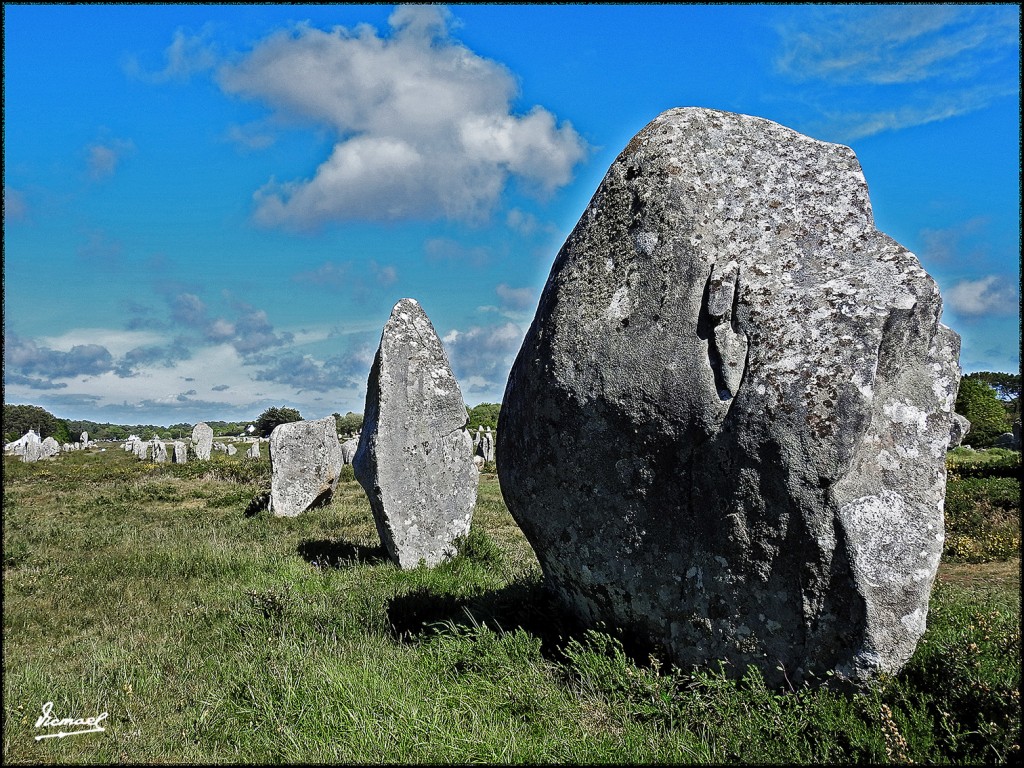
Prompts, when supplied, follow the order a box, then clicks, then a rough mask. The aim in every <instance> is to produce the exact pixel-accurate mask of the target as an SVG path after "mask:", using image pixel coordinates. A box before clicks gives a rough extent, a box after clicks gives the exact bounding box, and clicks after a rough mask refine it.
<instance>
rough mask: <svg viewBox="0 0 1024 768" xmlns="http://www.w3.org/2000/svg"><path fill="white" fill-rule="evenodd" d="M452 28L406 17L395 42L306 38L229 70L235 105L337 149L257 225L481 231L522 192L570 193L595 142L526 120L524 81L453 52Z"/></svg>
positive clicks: (342, 35) (533, 114)
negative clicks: (461, 225)
mask: <svg viewBox="0 0 1024 768" xmlns="http://www.w3.org/2000/svg"><path fill="white" fill-rule="evenodd" d="M449 21H450V18H449V13H448V11H447V10H446V9H444V8H443V7H441V6H400V7H399V8H397V9H396V10H395V12H394V13H393V14H392V15H391V17H390V19H389V23H390V26H391V30H390V34H389V35H385V36H378V34H377V31H376V30H375V29H373V28H372V27H370V26H369V25H361V26H359V27H357V28H355V29H354V30H349V29H346V28H344V27H337V28H335V29H333V30H331V31H322V30H319V29H316V28H314V27H312V26H309V25H308V24H300V25H298V26H297V27H295V28H294V29H291V30H287V31H281V32H278V33H276V34H274V35H272V36H270V37H268V38H267V39H265V40H263V41H261V42H259V43H258V44H257V45H256V46H255V47H254V49H253V50H252V51H251V52H250V53H249V54H248V55H247V56H245V57H244V58H242V59H241V60H240V61H238V62H237V63H234V64H230V65H224V66H222V67H221V69H220V70H219V72H218V79H219V82H220V84H221V87H222V88H223V89H224V90H225V91H227V92H229V93H235V94H239V95H241V96H244V97H248V98H252V99H257V100H259V101H262V102H264V103H266V104H267V105H269V106H270V107H271V108H273V109H274V110H277V112H278V114H280V115H284V116H289V117H292V118H299V119H303V120H306V121H311V122H313V123H316V124H319V125H324V126H327V127H328V128H330V129H332V130H333V131H334V132H335V133H336V135H337V141H336V143H335V144H334V147H333V150H332V152H331V154H330V156H329V157H328V158H327V159H326V160H324V161H323V163H322V164H321V165H320V167H319V168H317V170H316V173H315V174H314V176H313V178H311V179H302V180H295V181H289V182H284V183H281V182H277V181H276V180H271V181H270V182H268V183H267V184H266V185H265V186H264V187H263V188H262V189H260V190H259V191H258V192H257V193H256V194H255V196H254V197H255V202H256V212H255V215H256V219H257V221H259V222H261V223H263V224H265V225H269V226H278V225H280V226H286V227H292V228H298V229H308V228H315V227H317V226H319V225H322V224H324V223H327V222H332V221H345V220H356V219H361V220H375V221H387V220H400V219H438V218H447V219H450V220H480V219H483V218H485V217H487V216H488V215H489V213H490V211H491V210H492V209H493V208H494V206H495V205H496V203H497V201H498V199H499V197H500V195H501V193H502V190H503V189H504V188H505V185H506V183H507V181H508V179H509V178H512V177H514V178H516V179H518V181H519V182H520V184H521V186H523V187H524V188H525V189H527V190H528V191H532V192H533V193H534V194H536V195H539V196H543V195H546V194H549V193H551V192H552V191H553V190H555V189H557V188H559V187H561V186H563V185H565V184H567V183H568V182H569V181H570V180H571V178H572V173H573V168H574V167H575V165H576V164H577V163H578V162H579V161H580V160H582V159H583V157H584V156H585V154H586V151H587V147H586V144H585V142H584V141H583V139H582V138H581V137H580V136H579V134H578V133H577V132H576V131H575V130H574V129H573V127H572V126H571V125H570V124H569V123H562V124H561V125H559V124H558V123H557V121H556V119H555V116H554V115H552V114H551V113H550V112H549V111H547V110H546V109H544V108H543V107H540V106H536V107H534V108H533V109H531V110H530V111H529V112H527V113H526V114H513V112H512V111H511V101H512V99H513V98H514V97H515V96H516V93H517V83H516V80H515V77H514V75H513V74H512V73H511V72H509V71H508V69H506V68H505V67H504V66H502V65H501V64H499V63H497V62H495V61H491V60H489V59H485V58H483V57H481V56H479V55H477V54H476V53H474V52H473V51H471V50H469V49H468V48H466V47H465V46H464V45H462V44H461V43H459V42H458V41H456V40H454V39H453V38H451V37H450V35H449Z"/></svg>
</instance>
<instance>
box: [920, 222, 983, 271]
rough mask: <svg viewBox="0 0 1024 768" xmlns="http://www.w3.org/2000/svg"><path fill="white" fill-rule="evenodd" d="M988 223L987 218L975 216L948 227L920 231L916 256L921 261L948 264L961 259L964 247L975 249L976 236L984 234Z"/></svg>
mask: <svg viewBox="0 0 1024 768" xmlns="http://www.w3.org/2000/svg"><path fill="white" fill-rule="evenodd" d="M988 223H989V219H988V217H986V216H976V217H974V218H972V219H968V220H967V221H964V222H961V223H959V224H955V225H953V226H950V227H941V228H938V229H922V230H921V232H920V233H919V234H920V237H921V242H922V249H921V253H920V254H918V255H919V256H920V257H921V258H922V260H928V261H937V262H949V261H953V260H954V259H958V258H963V257H964V254H963V250H964V246H965V245H967V247H968V248H971V247H976V244H975V243H974V240H975V239H976V236H977V235H979V234H981V233H982V232H984V230H985V228H986V227H987V226H988Z"/></svg>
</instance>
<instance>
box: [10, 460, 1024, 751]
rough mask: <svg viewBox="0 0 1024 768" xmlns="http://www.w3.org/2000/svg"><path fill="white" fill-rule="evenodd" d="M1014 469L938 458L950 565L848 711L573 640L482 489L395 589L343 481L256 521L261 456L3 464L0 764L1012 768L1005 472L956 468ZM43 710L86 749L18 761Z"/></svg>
mask: <svg viewBox="0 0 1024 768" xmlns="http://www.w3.org/2000/svg"><path fill="white" fill-rule="evenodd" d="M1014 460H1015V461H1016V467H1017V468H1016V470H1015V472H1013V473H1010V474H1006V475H1001V474H999V473H998V472H996V473H994V474H991V473H990V474H988V475H985V474H984V473H983V471H982V470H975V469H966V468H964V467H959V468H958V467H956V466H954V465H957V463H958V462H959V461H960V457H958V456H956V455H952V456H951V466H953V470H952V471H951V474H950V484H949V492H950V501H949V504H948V506H949V523H948V527H949V530H948V536H949V541H953V542H957V543H955V544H947V549H946V554H945V560H944V562H943V564H942V566H941V568H940V574H939V579H938V581H937V583H936V587H935V590H934V592H933V597H932V602H931V608H930V612H929V616H928V631H927V633H926V635H925V637H924V638H923V640H922V641H921V643H920V645H919V647H918V650H917V652H916V654H915V655H914V657H913V659H912V660H911V661H910V663H909V664H908V665H907V666H906V668H905V669H904V670H903V671H902V672H900V674H899V675H897V676H895V677H887V678H883V679H881V680H879V681H878V682H877V683H876V684H874V685H873V686H871V687H870V688H868V689H866V690H864V691H861V692H859V693H856V694H847V693H843V692H840V691H835V690H830V689H828V688H822V689H818V690H811V689H809V688H798V689H791V690H784V691H775V690H769V689H768V688H767V687H766V686H765V684H764V681H763V680H762V679H761V677H760V676H759V675H758V674H757V673H756V672H753V671H750V672H747V674H746V675H744V676H742V677H741V678H740V679H738V680H736V679H733V678H734V677H735V676H734V675H729V674H726V672H728V671H729V670H723V669H721V668H717V667H709V668H705V669H690V670H683V669H677V668H674V667H672V666H671V665H669V664H667V663H665V662H664V660H661V659H658V658H657V657H651V656H648V657H637V656H635V655H633V654H632V652H631V649H630V648H629V647H628V646H627V645H625V644H624V643H623V641H622V639H621V638H620V637H619V636H618V635H617V634H616V633H615V632H614V631H611V630H608V631H598V630H594V629H591V630H585V629H583V628H581V627H578V626H575V625H574V624H573V623H572V622H571V621H569V620H568V619H567V618H566V617H565V616H564V614H563V613H562V612H561V611H559V610H558V608H557V607H556V605H555V604H554V603H553V602H552V601H551V599H550V598H549V597H548V595H547V593H546V592H545V590H544V588H543V585H542V580H541V577H540V571H539V567H538V564H537V561H536V559H535V557H534V555H533V553H532V551H531V550H530V547H529V546H528V544H527V542H526V541H525V539H524V537H523V535H522V533H521V531H520V530H519V528H518V527H517V526H516V524H515V522H514V521H513V519H512V518H511V516H510V515H509V513H508V510H507V509H506V508H505V505H504V503H503V502H502V499H501V493H500V490H499V487H498V483H497V479H496V477H495V475H494V474H493V472H485V473H484V475H483V476H482V479H481V485H480V493H479V501H478V505H477V510H476V514H475V516H474V520H473V527H472V530H471V532H470V534H469V536H468V537H467V538H466V539H465V540H464V541H462V542H461V543H460V549H459V553H458V555H457V556H456V557H455V558H454V559H453V560H451V561H450V562H448V563H446V564H444V565H441V566H438V567H436V568H432V569H428V568H419V569H415V570H410V571H401V570H399V569H397V568H396V567H395V566H394V565H392V564H391V563H390V562H389V561H388V559H387V558H386V556H385V553H384V552H383V551H382V549H381V547H380V541H379V539H378V537H377V533H376V529H375V527H374V524H373V519H372V516H371V513H370V509H369V505H368V503H367V501H366V498H365V495H364V494H363V491H362V489H361V488H360V486H359V485H358V483H356V482H355V481H354V480H353V479H352V477H351V474H350V473H348V474H346V476H345V477H344V478H343V480H342V482H341V484H340V486H339V489H338V493H337V494H336V496H335V498H334V500H333V501H332V502H331V504H330V505H329V506H327V507H324V508H321V509H318V510H315V511H311V512H308V513H305V514H303V515H300V516H299V517H297V518H290V519H289V518H280V519H278V518H274V517H272V516H270V515H269V514H268V513H267V512H266V511H262V510H260V507H261V504H260V498H261V496H262V495H263V494H265V492H266V490H267V489H268V488H269V482H270V481H269V477H270V474H269V462H268V461H267V460H266V459H265V458H264V459H263V460H252V459H246V458H243V457H242V454H239V455H237V456H234V457H228V456H225V455H222V454H216V453H215V454H214V455H213V457H212V458H211V460H210V461H209V462H202V463H200V462H193V463H189V464H185V465H174V464H161V465H156V464H152V463H148V462H141V461H139V460H137V459H136V458H135V457H134V456H132V455H131V454H128V453H125V452H123V451H121V450H120V449H119V448H117V447H114V448H112V449H108V450H107V451H104V452H100V451H96V450H91V451H81V452H73V453H68V454H63V455H61V456H59V457H57V458H56V459H54V460H51V461H40V462H37V463H33V464H23V463H21V462H20V461H19V460H18V459H16V458H13V457H5V458H4V494H3V537H4V538H3V544H4V547H3V558H4V562H3V568H4V573H3V590H4V611H3V621H4V628H3V639H4V647H3V672H4V676H3V687H4V691H3V692H4V697H3V717H4V721H3V750H4V753H3V757H4V761H5V762H6V763H28V762H32V763H67V762H76V763H115V762H133V763H159V762H173V763H207V762H209V763H237V762H248V763H266V762H330V763H339V762H354V763H441V762H445V763H470V762H485V763H659V762H660V763H664V762H673V763H763V762H768V763H829V762H835V763H851V762H870V763H901V762H963V763H999V762H1015V761H1017V760H1019V757H1020V744H1019V730H1020V710H1021V705H1020V653H1021V651H1020V576H1019V542H1020V509H1019V487H1020V486H1019V462H1020V454H1019V453H1017V454H1013V456H1011V457H1010V458H1007V457H1006V456H1005V455H1004V456H1003V457H1002V458H1000V457H999V456H997V455H994V454H993V455H992V456H989V455H987V454H986V455H984V456H981V457H980V459H979V458H978V456H975V459H974V460H972V461H970V462H967V461H966V460H965V461H964V462H962V463H963V464H964V465H965V466H966V464H968V463H970V464H972V465H973V464H981V463H986V462H991V463H994V464H998V463H999V462H1000V461H1002V462H1006V463H1010V464H1012V462H1013V461H1014ZM486 469H493V467H487V468H486ZM975 472H977V473H981V474H972V473H975ZM1004 536H1005V537H1009V539H1008V540H1007V541H1003V540H1002V539H1000V538H999V537H1004ZM1013 537H1016V538H1013ZM1014 541H1015V542H1016V544H1013V542H1014ZM48 701H52V702H53V703H54V706H53V711H54V713H55V714H58V713H59V715H60V716H62V717H64V716H73V717H89V716H94V715H97V714H100V713H102V712H108V713H109V715H108V718H107V719H106V720H105V722H104V724H105V726H106V730H105V732H103V733H90V734H85V735H79V736H74V737H68V738H48V739H43V740H38V741H37V740H36V739H35V737H36V736H38V735H40V734H42V733H46V732H48V731H47V729H45V728H42V729H37V728H36V727H35V723H36V720H37V718H38V717H39V716H40V709H41V707H42V705H43V704H44V703H45V702H48ZM50 732H52V730H51V731H50Z"/></svg>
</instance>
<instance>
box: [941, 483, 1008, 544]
mask: <svg viewBox="0 0 1024 768" xmlns="http://www.w3.org/2000/svg"><path fill="white" fill-rule="evenodd" d="M945 517H946V543H945V552H944V554H945V556H946V557H950V558H953V559H957V560H964V561H967V562H987V561H990V560H1005V559H1007V558H1009V557H1013V556H1014V555H1018V554H1019V553H1020V479H1019V478H1016V477H961V476H960V475H959V474H957V473H955V472H950V474H949V476H948V478H947V481H946V506H945Z"/></svg>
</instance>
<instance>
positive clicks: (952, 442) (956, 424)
mask: <svg viewBox="0 0 1024 768" xmlns="http://www.w3.org/2000/svg"><path fill="white" fill-rule="evenodd" d="M970 431H971V422H970V420H969V419H968V418H967V417H966V416H961V415H960V414H959V413H956V412H954V413H953V421H952V422H950V425H949V447H948V448H947V450H952V449H953V448H956V447H958V446H959V445H960V443H962V442H963V441H964V438H965V437H967V433H968V432H970Z"/></svg>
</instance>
